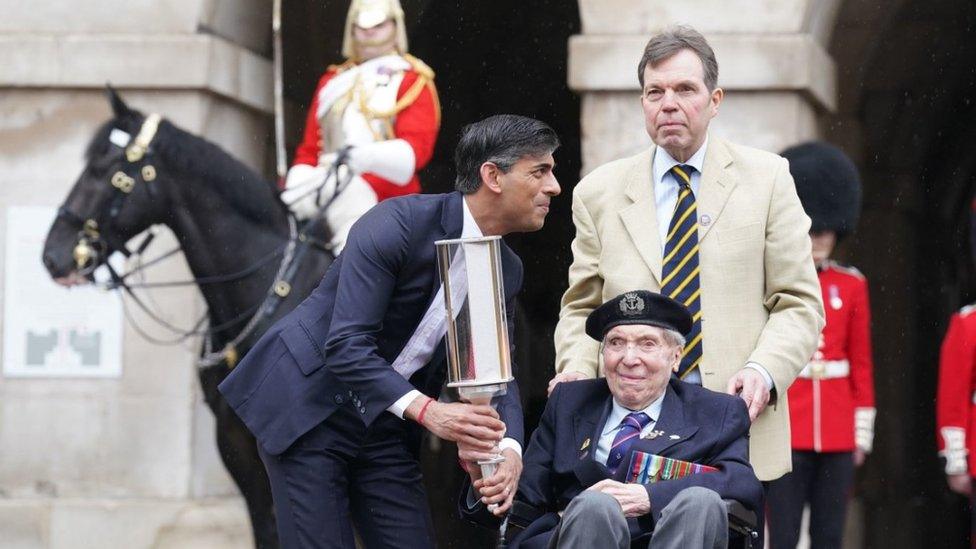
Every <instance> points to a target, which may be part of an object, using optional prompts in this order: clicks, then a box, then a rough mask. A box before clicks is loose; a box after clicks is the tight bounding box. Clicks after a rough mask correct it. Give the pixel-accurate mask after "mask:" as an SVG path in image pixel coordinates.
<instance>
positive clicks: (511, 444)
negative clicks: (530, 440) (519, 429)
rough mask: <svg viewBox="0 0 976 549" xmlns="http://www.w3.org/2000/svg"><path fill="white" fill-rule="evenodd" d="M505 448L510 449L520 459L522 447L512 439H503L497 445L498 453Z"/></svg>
mask: <svg viewBox="0 0 976 549" xmlns="http://www.w3.org/2000/svg"><path fill="white" fill-rule="evenodd" d="M506 448H511V449H512V451H514V452H515V453H516V454H518V455H519V457H522V445H521V444H519V443H518V441H517V440H515V439H514V438H508V437H505V438H503V439H502V440H501V441H500V442H499V443H498V451H499V452H500V451H502V450H504V449H506Z"/></svg>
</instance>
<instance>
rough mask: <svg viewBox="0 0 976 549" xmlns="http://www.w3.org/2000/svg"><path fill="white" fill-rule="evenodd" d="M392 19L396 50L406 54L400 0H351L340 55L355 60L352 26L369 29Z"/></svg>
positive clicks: (405, 30)
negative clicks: (394, 25)
mask: <svg viewBox="0 0 976 549" xmlns="http://www.w3.org/2000/svg"><path fill="white" fill-rule="evenodd" d="M387 19H392V20H393V22H394V23H395V24H396V49H397V51H398V52H399V53H401V54H403V53H407V28H406V25H405V24H404V22H403V8H402V7H401V6H400V0H352V2H351V3H350V4H349V14H348V15H346V30H345V33H344V34H343V35H342V55H343V56H344V57H345V58H346V59H356V57H357V56H356V40H355V39H354V38H353V36H352V27H353V25H359V26H360V27H362V28H364V29H369V28H372V27H375V26H376V25H379V24H380V23H382V22H384V21H386V20H387Z"/></svg>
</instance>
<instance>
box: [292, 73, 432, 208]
mask: <svg viewBox="0 0 976 549" xmlns="http://www.w3.org/2000/svg"><path fill="white" fill-rule="evenodd" d="M403 58H404V59H405V60H407V61H408V62H409V64H410V66H411V68H410V69H408V70H406V71H404V72H403V75H402V80H401V81H400V85H399V88H398V90H397V94H396V102H395V104H393V105H390V107H392V108H390V109H389V110H386V111H385V112H381V113H373V114H376V115H378V116H380V117H381V118H385V119H387V120H389V121H390V129H391V130H392V131H391V132H388V133H390V134H392V135H386V136H376V137H377V141H380V140H383V139H402V140H404V141H406V142H407V143H408V144H409V145H410V147H411V148H412V149H413V154H414V159H415V164H414V175H413V178H412V179H411V180H410V181H409V182H408V183H407V184H405V185H397V184H395V183H393V182H392V181H389V180H387V179H383V178H382V177H380V176H378V175H375V174H372V173H365V174H363V179H365V180H366V182H368V183H369V185H370V186H371V187H372V188H373V190H374V191H375V192H376V197H377V199H378V200H384V199H386V198H391V197H394V196H400V195H404V194H412V193H417V192H420V180H419V179H418V178H417V175H416V172H418V171H420V170H421V169H422V168H423V167H424V166H426V165H427V163H428V162H430V158H431V156H432V155H433V153H434V143H435V142H436V140H437V131H438V128H439V126H440V104H439V102H438V99H437V91H436V89H435V88H434V84H433V78H434V73H433V71H431V70H430V68H429V67H427V65H425V64H424V63H423V62H421V61H420V60H419V59H417V58H415V57H413V56H410V55H404V56H403ZM354 66H355V65H354V64H353V63H352V62H346V63H344V64H342V65H333V66H331V67H329V69H328V70H327V71H326V73H325V74H324V75H323V76H322V78H321V79H320V80H319V83H318V86H317V87H316V88H315V95H314V96H313V99H312V104H311V106H310V107H309V109H308V115H307V116H306V120H305V133H304V136H303V138H302V142H301V144H300V145H299V146H298V150H297V151H296V153H295V161H294V164H293V165H298V164H305V165H309V166H316V165H318V163H319V155H321V154H322V153H323V152H327V151H334V150H336V149H338V148H340V147H342V146H343V145H345V144H346V143H330V142H328V134H327V133H326V134H323V131H322V128H321V127H320V122H319V99H320V96H321V91H322V88H324V87H325V86H326V85H328V84H329V82H330V81H331V80H332V79H333V78H335V77H336V76H337V75H338V74H340V73H341V72H343V71H345V70H347V69H349V68H351V67H354Z"/></svg>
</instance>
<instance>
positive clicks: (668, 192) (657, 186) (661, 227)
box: [651, 134, 773, 391]
mask: <svg viewBox="0 0 976 549" xmlns="http://www.w3.org/2000/svg"><path fill="white" fill-rule="evenodd" d="M707 150H708V135H707V134H706V136H705V141H704V142H703V143H702V146H701V147H700V148H699V149H698V150H697V151H696V152H695V154H693V155H691V158H689V159H688V160H687V161H686V162H678V161H677V160H675V159H674V157H673V156H671V155H670V154H669V153H668V151H666V150H664V147H655V148H654V160H653V161H652V164H651V174H652V175H651V177H653V178H654V204H655V206H656V208H657V230H658V236H659V237H660V242H661V250H662V253H663V250H664V247H665V245H666V244H667V238H668V228H669V227H668V226H669V225H670V224H671V218H672V217H673V216H674V208H675V207H676V206H677V204H678V192H679V191H680V190H681V185H680V183H679V182H678V179H677V176H676V175H674V174H673V173H672V172H671V168H673V167H675V166H679V165H685V166H691V167H693V168H695V171H693V172H692V173H691V192H693V193H694V194H695V199H696V200H697V197H698V190H699V189H700V188H701V174H702V169H703V168H704V167H705V151H707ZM702 345H708V342H707V341H705V340H704V339H702ZM746 368H753V369H754V370H756V371H758V372H759V373H760V374H761V375H762V377H763V380H765V381H766V388H767V389H769V390H770V391H771V390H772V389H773V376H771V375H769V372H768V371H766V368H764V367H763V366H762V365H760V364H757V363H755V362H749V363H746ZM684 381H686V382H688V383H694V384H695V385H701V384H702V377H701V371H699V369H698V368H695V369H694V370H693V371H692V372H691V373H689V374H688V375H687V376H685V378H684Z"/></svg>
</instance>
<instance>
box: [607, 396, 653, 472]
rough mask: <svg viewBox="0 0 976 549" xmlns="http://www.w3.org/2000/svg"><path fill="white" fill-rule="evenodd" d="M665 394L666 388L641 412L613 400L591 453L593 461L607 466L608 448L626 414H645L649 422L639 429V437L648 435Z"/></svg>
mask: <svg viewBox="0 0 976 549" xmlns="http://www.w3.org/2000/svg"><path fill="white" fill-rule="evenodd" d="M666 394H667V388H665V391H664V392H663V393H661V396H659V397H657V398H656V399H654V401H653V402H651V403H650V404H648V405H647V407H646V408H644V409H642V410H630V409H628V408H625V407H624V406H623V405H621V404H620V403H619V402H617V399H616V398H615V399H613V404H612V405H611V406H612V407H611V409H610V415H609V416H608V417H607V422H606V423H604V424H603V430H602V431H600V440H599V442H597V445H596V450H595V451H594V452H593V459H595V460H596V461H597V462H599V463H602V464H604V465H606V464H607V458H608V457H609V456H610V446H612V445H613V439H614V437H616V436H617V431H619V430H620V427H621V423H622V422H623V420H624V418H625V417H627V414H632V413H634V412H644V413H645V414H647V417H649V418H651V421H650V422H649V423H648V424H647V425H646V426H645V427H644V428H643V429H641V437H643V436H644V435H646V434H647V433H650V432H651V431H652V430H653V429H654V425H656V424H657V420H658V419H659V416H660V415H661V404H663V403H664V395H666Z"/></svg>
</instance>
